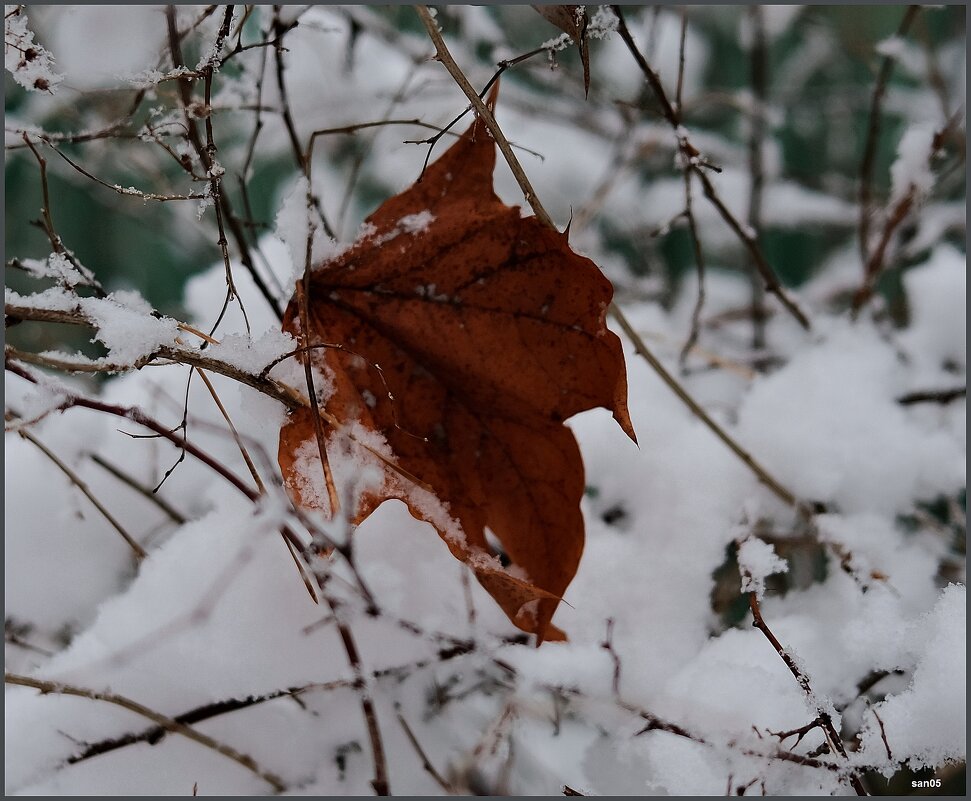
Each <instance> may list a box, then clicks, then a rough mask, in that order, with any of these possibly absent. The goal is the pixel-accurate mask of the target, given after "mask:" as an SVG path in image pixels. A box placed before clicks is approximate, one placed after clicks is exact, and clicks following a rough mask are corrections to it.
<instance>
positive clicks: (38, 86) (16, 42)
mask: <svg viewBox="0 0 971 801" xmlns="http://www.w3.org/2000/svg"><path fill="white" fill-rule="evenodd" d="M4 14H5V16H4V25H3V28H4V31H3V63H4V67H5V68H6V69H7V72H9V73H10V74H11V75H13V79H14V80H15V81H16V82H17V83H18V84H20V85H21V86H22V87H24V88H25V89H27V90H28V91H31V92H50V93H51V94H54V92H55V91H57V85H58V84H59V83H60V82H61V81H63V80H64V76H63V75H61V74H59V73H56V72H54V57H53V56H52V55H51V54H50V53H49V52H48V51H47V49H46V48H44V47H43V46H41V45H40V44H38V43H37V42H35V41H34V32H33V31H32V30H30V29H29V28H28V27H27V7H26V6H19V7H18V6H4Z"/></svg>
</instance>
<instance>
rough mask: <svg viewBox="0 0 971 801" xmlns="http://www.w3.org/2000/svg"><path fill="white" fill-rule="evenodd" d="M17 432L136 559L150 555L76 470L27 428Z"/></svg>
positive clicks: (7, 415) (7, 413) (8, 413)
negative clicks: (118, 536)
mask: <svg viewBox="0 0 971 801" xmlns="http://www.w3.org/2000/svg"><path fill="white" fill-rule="evenodd" d="M11 415H13V412H11V411H9V410H8V411H7V412H6V413H5V416H6V417H9V416H11ZM17 433H18V434H19V435H20V436H21V437H23V438H24V439H25V440H27V441H28V442H30V443H31V444H32V445H34V446H35V447H36V448H37V449H38V450H39V451H40V452H41V453H43V454H44V455H45V456H46V457H47V458H48V459H50V461H51V462H53V463H54V465H55V466H57V468H58V469H59V470H60V471H61V472H62V473H64V475H66V476H67V477H68V480H70V482H71V483H72V484H73V485H74V486H75V487H77V488H78V489H79V490H80V491H81V493H82V494H83V495H84V497H85V498H87V499H88V500H89V501H91V504H92V505H93V506H94V508H95V509H97V510H98V512H99V513H100V514H101V516H102V517H103V518H104V519H105V520H107V521H108V523H109V524H110V525H111V527H112V528H113V529H114V530H115V531H117V532H118V534H120V535H121V538H122V539H123V540H124V541H125V542H126V543H127V544H128V547H129V548H131V549H132V552H133V553H134V554H135V558H136V559H138V560H141V559H144V558H145V557H146V556H148V553H147V552H146V551H145V549H144V548H143V547H142V546H141V545H139V543H138V541H137V540H136V539H135V538H134V537H132V535H131V534H129V533H128V531H127V530H126V529H125V527H124V526H123V525H121V523H119V522H118V520H117V519H116V518H115V516H114V515H113V514H111V512H109V511H108V510H107V509H106V508H105V505H104V504H103V503H101V501H99V500H98V497H97V496H96V495H95V494H94V493H93V492H92V491H91V488H90V487H89V486H88V483H87V482H86V481H85V480H84V479H82V478H81V477H80V476H79V475H78V474H77V473H76V472H75V471H74V470H72V469H71V468H70V467H69V466H68V465H67V464H65V462H64V461H63V460H62V459H61V458H60V457H59V456H58V455H57V454H56V453H54V452H53V451H52V450H51V449H50V448H48V447H47V446H46V445H45V444H44V443H43V442H41V441H40V440H39V439H37V437H35V436H34V435H33V434H32V433H31V432H30V431H28V430H27V429H26V428H20V429H18V430H17Z"/></svg>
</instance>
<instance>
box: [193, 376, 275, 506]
mask: <svg viewBox="0 0 971 801" xmlns="http://www.w3.org/2000/svg"><path fill="white" fill-rule="evenodd" d="M196 372H197V373H199V377H200V378H201V379H202V383H204V384H205V385H206V389H208V390H209V394H210V395H211V396H212V400H213V402H214V403H215V404H216V408H217V409H219V413H220V414H221V415H222V417H223V420H225V421H226V425H227V426H229V430H230V431H231V432H232V435H233V439H234V440H235V441H236V447H238V448H239V452H240V454H242V457H243V461H244V462H246V467H247V468H248V469H249V472H250V475H251V476H253V481H254V482H256V489H257V491H258V492H259V494H260V495H265V494H266V485H265V484H264V483H263V479H261V478H260V473H259V471H258V470H257V469H256V465H255V464H254V463H253V459H252V457H251V456H250V455H249V451H248V450H246V445H245V444H244V443H243V439H242V437H240V435H239V432H238V431H237V430H236V426H235V425H233V421H232V419H231V418H230V416H229V412H227V411H226V407H225V406H223V404H222V401H221V400H219V395H218V394H217V393H216V388H215V387H214V386H213V385H212V381H210V380H209V376H207V375H206V371H205V370H203V369H201V368H199V367H197V368H196Z"/></svg>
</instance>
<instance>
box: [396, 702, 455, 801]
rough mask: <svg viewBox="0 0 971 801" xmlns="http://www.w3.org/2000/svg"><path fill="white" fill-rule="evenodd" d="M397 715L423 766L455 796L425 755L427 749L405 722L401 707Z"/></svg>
mask: <svg viewBox="0 0 971 801" xmlns="http://www.w3.org/2000/svg"><path fill="white" fill-rule="evenodd" d="M396 714H397V717H398V723H399V724H401V728H402V730H403V731H404V733H405V737H407V738H408V742H410V743H411V747H412V748H414V749H415V753H416V754H418V758H419V759H420V760H421V766H422V768H424V769H425V772H426V773H428V774H429V775H430V776H431V777H432V778H433V779H434V780H435V783H436V784H437V785H438V786H439V787H441V788H442V789H443V790H444V791H445V792H446V793H448V794H449V795H454V794H455V788H454V787H452V785H451V784H449V783H448V782H447V781H446V780H445V779H443V778H442V774H441V773H439V772H438V770H437V769H436V768H435V766H434V765H433V764H432V761H431V760H430V759H429V758H428V754H426V753H425V749H424V748H422V747H421V743H419V742H418V738H417V737H416V736H415V733H414V732H413V731H412V729H411V726H409V725H408V721H407V720H405V716H404V715H402V714H401V709H400V706H399V707H398V708H397V709H396Z"/></svg>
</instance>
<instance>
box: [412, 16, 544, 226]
mask: <svg viewBox="0 0 971 801" xmlns="http://www.w3.org/2000/svg"><path fill="white" fill-rule="evenodd" d="M415 10H416V11H417V12H418V16H419V17H420V18H421V22H422V24H423V25H424V26H425V30H426V31H428V36H429V38H430V39H431V40H432V43H433V44H434V45H435V53H436V58H437V59H438V60H439V61H440V62H442V64H443V66H444V67H445V69H447V70H448V73H449V75H451V76H452V78H453V79H454V80H455V82H456V83H457V84H458V86H459V88H460V89H461V90H462V91H463V92H464V93H465V96H466V97H467V98H468V99H469V102H470V103H471V104H472V107H473V108H474V109H475V110H476V112H477V113H478V115H479V117H480V119H481V120H482V121H483V123H485V126H486V128H488V129H489V133H490V134H492V138H493V139H494V140H495V142H496V145H498V147H499V150H500V151H501V152H502V155H503V156H504V157H505V159H506V162H507V163H508V164H509V168H510V169H511V170H512V173H513V175H514V176H515V177H516V182H517V183H518V184H519V186H520V188H521V189H522V190H523V196H524V197H525V199H526V202H527V203H528V204H529V207H530V208H531V209H532V210H533V214H535V215H536V218H537V219H538V220H539V221H540V222H541V223H542V224H543V225H546V226H547V227H549V228H552V229H554V230H556V225H555V224H554V222H553V219H552V218H551V217H550V215H549V214H548V213H547V211H546V209H544V208H543V204H542V203H540V201H539V198H538V197H537V195H536V191H535V190H534V189H533V185H532V184H531V183H530V182H529V178H527V177H526V172H525V171H524V170H523V168H522V165H521V164H520V163H519V159H517V158H516V154H515V153H514V152H513V149H512V147H511V146H510V145H509V140H508V139H506V135H505V134H504V133H503V132H502V129H501V128H500V127H499V125H498V123H497V122H496V118H495V117H494V116H493V114H492V110H491V109H490V108H489V106H488V104H487V103H485V102H484V101H483V100H482V98H481V97H479V93H478V92H477V91H476V90H475V89H474V88H473V86H472V84H471V83H469V79H468V78H466V77H465V73H463V72H462V70H461V69H460V68H459V66H458V64H456V63H455V59H454V58H452V54H451V53H450V52H449V51H448V46H447V45H446V44H445V40H444V39H443V38H442V34H441V31H439V29H438V23H437V22H435V19H434V17H432V15H431V13H430V12H429V10H428V6H415Z"/></svg>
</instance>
